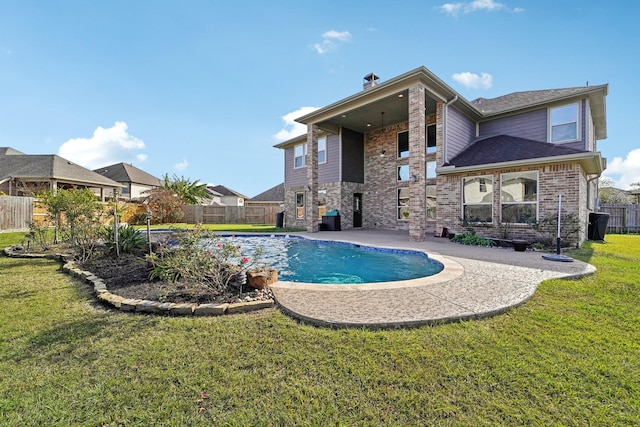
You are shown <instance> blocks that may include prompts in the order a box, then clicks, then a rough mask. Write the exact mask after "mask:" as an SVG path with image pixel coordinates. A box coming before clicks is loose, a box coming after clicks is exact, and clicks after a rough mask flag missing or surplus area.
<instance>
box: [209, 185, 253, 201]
mask: <svg viewBox="0 0 640 427" xmlns="http://www.w3.org/2000/svg"><path fill="white" fill-rule="evenodd" d="M207 187H208V188H210V189H211V190H213V191H216V192H218V193H220V194H222V195H223V196H236V197H242V198H243V199H249V198H248V197H247V196H245V195H243V194H240V193H238V192H237V191H234V190H232V189H230V188H229V187H225V186H224V185H214V186H207Z"/></svg>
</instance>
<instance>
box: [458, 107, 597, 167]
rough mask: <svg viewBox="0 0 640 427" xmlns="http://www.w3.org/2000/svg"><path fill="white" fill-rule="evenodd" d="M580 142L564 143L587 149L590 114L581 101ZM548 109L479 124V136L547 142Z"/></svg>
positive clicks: (568, 145) (571, 146)
mask: <svg viewBox="0 0 640 427" xmlns="http://www.w3.org/2000/svg"><path fill="white" fill-rule="evenodd" d="M581 105H582V108H581V112H582V117H581V125H582V126H581V129H580V133H581V137H582V138H581V140H580V141H577V142H570V143H566V144H565V146H566V147H570V148H576V149H579V150H586V149H588V147H589V142H588V141H589V133H590V132H589V130H590V127H591V114H590V111H589V106H588V104H587V103H586V102H585V100H582V102H581ZM547 118H548V109H547V108H542V109H540V110H536V111H530V112H528V113H523V114H518V115H515V116H509V117H503V118H500V119H496V120H491V121H488V122H481V123H480V126H479V136H492V135H511V136H517V137H519V138H526V139H533V140H535V141H542V142H548V129H547ZM450 158H451V156H450Z"/></svg>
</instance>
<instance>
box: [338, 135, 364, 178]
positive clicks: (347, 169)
mask: <svg viewBox="0 0 640 427" xmlns="http://www.w3.org/2000/svg"><path fill="white" fill-rule="evenodd" d="M342 181H343V182H364V135H363V134H361V133H360V132H356V131H353V130H351V129H345V128H343V129H342Z"/></svg>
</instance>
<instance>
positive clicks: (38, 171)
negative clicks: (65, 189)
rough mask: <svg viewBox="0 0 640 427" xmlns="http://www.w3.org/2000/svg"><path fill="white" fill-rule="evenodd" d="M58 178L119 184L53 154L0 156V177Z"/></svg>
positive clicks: (95, 183) (87, 183)
mask: <svg viewBox="0 0 640 427" xmlns="http://www.w3.org/2000/svg"><path fill="white" fill-rule="evenodd" d="M8 177H11V178H14V179H28V180H35V179H42V180H50V179H55V180H60V181H65V182H69V183H77V184H80V185H86V186H97V187H113V188H118V187H121V185H120V184H119V183H118V182H116V181H114V180H111V179H109V178H107V177H104V176H102V175H100V174H97V173H95V172H93V171H90V170H89V169H86V168H84V167H82V166H80V165H77V164H75V163H73V162H71V161H69V160H66V159H63V158H62V157H60V156H57V155H55V154H41V155H40V154H36V155H32V154H11V155H2V156H0V179H3V178H8Z"/></svg>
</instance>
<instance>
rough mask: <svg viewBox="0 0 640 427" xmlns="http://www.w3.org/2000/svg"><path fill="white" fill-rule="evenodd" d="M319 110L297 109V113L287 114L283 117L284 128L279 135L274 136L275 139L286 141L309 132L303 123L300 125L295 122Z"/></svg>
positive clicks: (311, 108)
mask: <svg viewBox="0 0 640 427" xmlns="http://www.w3.org/2000/svg"><path fill="white" fill-rule="evenodd" d="M317 109H318V108H316V107H302V108H299V109H297V110H296V111H292V112H291V113H288V114H285V115H284V116H282V121H283V122H284V128H283V129H280V130H279V131H278V133H276V134H275V135H273V137H274V138H275V139H277V140H278V141H286V140H288V139H291V138H295V137H296V136H300V135H302V134H305V133H306V132H307V126H306V125H303V124H302V123H298V122H296V121H295V120H296V119H297V118H298V117H302V116H304V115H306V114H309V113H312V112H314V111H315V110H317Z"/></svg>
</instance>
